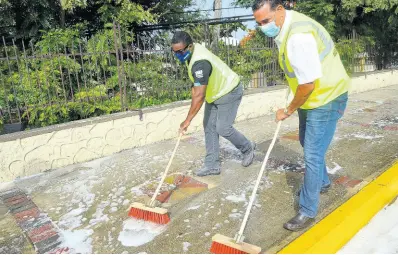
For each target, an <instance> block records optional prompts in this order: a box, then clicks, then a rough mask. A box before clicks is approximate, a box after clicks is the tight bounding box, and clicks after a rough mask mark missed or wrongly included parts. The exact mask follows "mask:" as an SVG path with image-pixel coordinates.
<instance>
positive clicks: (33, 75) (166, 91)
mask: <svg viewBox="0 0 398 255" xmlns="http://www.w3.org/2000/svg"><path fill="white" fill-rule="evenodd" d="M184 30H187V31H188V32H190V33H191V35H192V36H193V37H194V40H195V41H196V42H198V43H202V44H204V45H205V46H207V47H208V48H210V49H211V50H212V51H213V52H214V53H215V54H216V55H218V56H219V57H220V58H221V59H222V60H224V61H225V62H226V63H227V64H228V65H229V66H230V67H231V68H232V69H233V70H234V71H235V72H237V73H238V74H239V75H240V76H241V80H242V83H243V84H244V86H245V88H258V87H266V86H274V85H276V84H280V83H284V82H285V81H284V77H283V73H282V71H281V69H280V68H279V65H278V61H277V57H278V51H277V48H276V45H275V43H274V42H273V40H269V39H265V38H262V39H261V38H260V39H261V40H259V39H258V37H257V36H256V33H255V32H253V31H252V32H250V33H249V35H248V36H247V37H245V38H244V39H243V40H241V41H240V42H238V41H237V40H236V39H235V38H234V32H230V31H234V30H236V27H234V24H229V25H223V26H222V27H221V29H220V27H219V26H218V27H217V26H212V25H209V24H201V25H197V24H196V25H195V26H191V27H189V26H187V27H185V29H184ZM216 31H221V32H219V33H218V32H217V33H216ZM172 33H173V30H151V31H140V32H136V33H132V32H131V31H124V30H122V29H120V26H119V25H118V24H113V27H112V28H109V29H107V30H104V31H102V32H100V33H97V34H95V35H93V36H91V37H90V38H85V37H79V36H76V35H64V34H61V33H58V34H57V33H56V32H54V33H50V34H47V35H46V36H45V37H43V38H41V39H40V40H38V41H34V40H30V41H24V40H11V41H6V40H5V39H4V38H2V46H1V48H0V49H1V52H0V128H1V127H2V128H3V131H2V132H3V133H10V132H14V131H20V130H23V129H26V128H35V127H40V126H48V125H53V124H58V123H64V122H68V121H73V120H79V119H84V118H88V117H93V116H99V115H103V114H110V113H114V112H120V111H126V110H138V109H141V108H143V107H146V106H151V105H157V104H164V103H169V102H173V101H179V100H184V99H188V98H190V90H191V82H190V81H189V79H188V75H187V70H186V67H185V66H184V65H181V64H179V63H178V62H177V60H176V59H175V58H174V56H173V54H172V52H171V49H170V46H171V45H170V39H171V36H172ZM355 40H357V38H348V39H347V40H346V41H343V42H342V43H341V44H340V47H341V48H347V49H352V48H355V47H357V45H356V43H355ZM361 47H363V49H362V52H361V53H360V54H357V53H356V51H355V50H354V51H349V50H348V51H344V52H348V54H347V56H344V54H343V55H342V58H343V61H345V62H346V66H350V67H352V71H353V72H366V71H372V70H373V69H379V67H378V66H377V65H376V63H377V61H376V59H375V56H377V55H375V54H373V53H374V51H375V49H374V48H371V47H368V46H361ZM366 47H368V48H366ZM352 52H354V53H352ZM394 66H395V67H396V62H395V63H392V62H391V63H390V64H389V65H387V64H386V65H385V66H384V67H382V68H391V67H394Z"/></svg>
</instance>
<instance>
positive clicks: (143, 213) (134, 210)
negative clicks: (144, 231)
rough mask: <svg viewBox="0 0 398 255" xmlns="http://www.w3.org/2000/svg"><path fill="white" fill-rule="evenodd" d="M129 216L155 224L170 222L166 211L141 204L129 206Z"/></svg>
mask: <svg viewBox="0 0 398 255" xmlns="http://www.w3.org/2000/svg"><path fill="white" fill-rule="evenodd" d="M129 216H130V217H133V218H136V219H139V220H144V221H150V222H153V223H156V224H167V223H169V221H170V217H169V213H168V211H167V209H165V208H160V207H154V208H152V207H148V206H145V205H144V204H141V203H133V204H131V207H130V211H129Z"/></svg>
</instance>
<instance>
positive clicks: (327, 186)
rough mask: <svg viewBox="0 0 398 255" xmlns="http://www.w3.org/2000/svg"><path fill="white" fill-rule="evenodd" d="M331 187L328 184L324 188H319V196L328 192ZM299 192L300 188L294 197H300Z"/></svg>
mask: <svg viewBox="0 0 398 255" xmlns="http://www.w3.org/2000/svg"><path fill="white" fill-rule="evenodd" d="M331 186H332V185H331V184H328V185H326V186H323V187H322V188H321V194H324V193H327V192H328V191H329V189H330V187H331ZM300 192H301V188H300V189H299V190H298V191H297V193H296V195H297V196H300Z"/></svg>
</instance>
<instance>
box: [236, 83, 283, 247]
mask: <svg viewBox="0 0 398 255" xmlns="http://www.w3.org/2000/svg"><path fill="white" fill-rule="evenodd" d="M289 92H290V90H289V88H287V92H286V101H285V107H286V106H287V103H288V99H289ZM281 124H282V121H279V122H278V125H277V127H276V130H275V134H274V138H273V139H272V142H271V144H270V146H269V147H268V151H267V154H265V158H264V161H263V164H262V166H261V171H260V173H259V174H258V177H257V181H256V185H255V186H254V189H253V192H252V195H251V197H250V202H249V205H248V206H247V209H246V213H245V217H244V218H243V221H242V225H241V227H240V229H239V232H238V234H237V235H236V236H235V241H236V242H237V243H241V242H243V232H244V230H245V227H246V223H247V220H248V218H249V214H250V211H251V209H252V207H253V203H254V200H255V198H256V194H257V189H258V186H259V185H260V182H261V177H262V176H263V174H264V171H265V167H266V165H267V161H268V158H269V155H270V154H271V151H272V149H273V147H274V145H275V142H276V138H277V137H278V133H279V129H280V128H281Z"/></svg>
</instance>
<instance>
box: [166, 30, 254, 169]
mask: <svg viewBox="0 0 398 255" xmlns="http://www.w3.org/2000/svg"><path fill="white" fill-rule="evenodd" d="M172 50H173V52H174V54H175V56H176V57H177V58H178V59H179V60H180V61H181V62H182V63H184V64H186V65H187V67H188V75H189V78H190V79H191V81H192V82H193V86H192V102H191V108H190V109H189V112H188V116H187V118H186V120H185V121H184V122H182V123H181V125H180V132H181V133H183V132H185V131H186V130H187V128H188V127H189V125H190V124H191V121H192V119H193V118H194V117H195V116H196V114H197V113H198V112H199V110H200V108H201V107H202V104H203V103H204V102H205V101H206V103H205V113H204V120H203V127H204V131H205V141H206V158H205V164H204V166H203V167H202V168H201V169H199V170H198V171H196V173H195V174H196V175H198V176H206V175H217V174H220V172H221V170H220V159H219V153H220V145H219V136H220V135H221V136H222V137H224V138H225V139H227V140H229V141H230V142H231V143H232V144H233V145H234V146H235V147H236V148H237V149H239V150H240V151H241V152H242V154H243V160H242V165H243V166H244V167H247V166H249V165H250V164H251V163H252V162H253V159H254V150H255V146H256V145H255V144H254V143H253V142H250V141H249V140H248V139H247V138H246V137H245V136H244V135H242V134H241V133H240V132H239V131H237V130H236V129H235V128H234V127H233V126H232V124H233V123H234V121H235V118H236V114H237V112H238V108H239V105H240V102H241V101H242V96H243V87H242V85H241V84H240V78H239V76H238V75H237V74H236V73H235V72H234V71H232V70H231V69H230V68H229V67H228V66H227V65H226V64H225V63H224V62H223V61H221V60H220V59H219V58H218V57H217V56H215V55H214V54H213V53H211V52H210V51H209V50H207V49H206V48H205V47H204V46H202V45H200V44H196V43H193V41H192V38H191V36H190V35H189V34H188V33H186V32H183V31H179V32H176V33H175V34H174V36H173V39H172Z"/></svg>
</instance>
